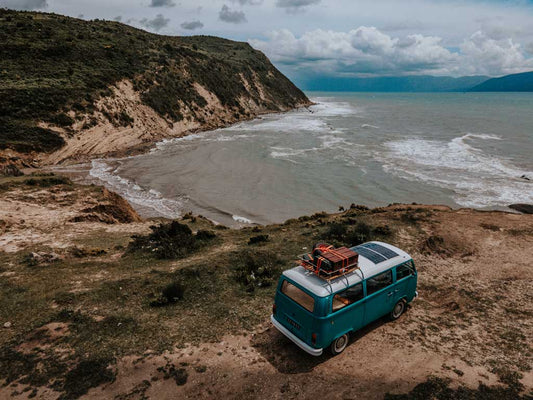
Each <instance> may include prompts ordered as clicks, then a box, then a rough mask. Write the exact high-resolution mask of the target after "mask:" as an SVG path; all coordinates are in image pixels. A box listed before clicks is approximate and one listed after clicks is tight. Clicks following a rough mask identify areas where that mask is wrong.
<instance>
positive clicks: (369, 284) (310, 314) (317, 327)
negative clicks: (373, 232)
mask: <svg viewBox="0 0 533 400" xmlns="http://www.w3.org/2000/svg"><path fill="white" fill-rule="evenodd" d="M349 250H352V251H353V252H356V253H357V254H358V261H357V265H356V267H355V268H353V269H351V270H350V271H349V272H345V271H342V273H341V274H339V275H338V276H336V277H334V278H325V277H323V276H320V275H319V274H317V273H315V272H313V271H311V270H309V268H306V267H305V265H303V266H302V265H300V266H297V267H295V268H292V269H289V270H287V271H284V272H283V274H282V276H281V277H280V280H279V282H278V287H277V290H276V297H275V302H274V306H273V307H272V316H271V320H272V323H273V324H274V326H275V327H276V328H277V329H278V330H279V331H280V332H281V333H283V334H284V335H285V336H287V337H288V338H289V339H290V340H292V341H293V342H294V343H295V344H296V345H297V346H299V347H300V348H301V349H303V350H304V351H306V352H307V353H309V354H311V355H314V356H319V355H321V354H322V352H323V351H324V349H327V348H328V347H329V348H330V350H331V352H332V353H333V355H337V354H340V353H341V352H342V351H343V350H344V349H345V348H346V345H347V344H348V335H349V334H350V333H351V332H354V331H357V330H358V329H361V328H362V327H364V326H365V325H368V324H369V323H371V322H372V321H375V320H377V319H378V318H381V317H383V316H385V315H387V314H388V315H389V316H390V318H391V319H393V320H395V319H398V318H399V317H400V315H402V313H403V312H404V311H405V309H406V306H407V304H409V303H410V302H411V301H412V300H413V299H414V298H415V297H417V296H418V293H417V291H416V285H417V272H416V268H415V264H414V262H413V259H412V258H411V256H409V254H407V253H406V252H404V251H402V250H400V249H399V248H397V247H395V246H392V245H390V244H387V243H382V242H368V243H364V244H361V245H359V246H355V247H352V248H350V249H349Z"/></svg>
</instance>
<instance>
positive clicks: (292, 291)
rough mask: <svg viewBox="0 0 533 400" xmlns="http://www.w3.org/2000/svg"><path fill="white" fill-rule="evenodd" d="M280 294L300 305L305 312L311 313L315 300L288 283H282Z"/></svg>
mask: <svg viewBox="0 0 533 400" xmlns="http://www.w3.org/2000/svg"><path fill="white" fill-rule="evenodd" d="M281 293H283V294H284V295H285V296H287V297H289V298H290V299H291V300H293V301H295V302H296V303H298V304H299V305H301V306H302V307H303V308H305V309H306V310H307V311H310V312H313V309H314V308H315V299H313V297H312V296H310V295H308V294H307V293H305V292H304V291H303V290H302V289H300V288H299V287H296V286H294V285H293V284H292V283H290V282H289V281H283V284H282V285H281Z"/></svg>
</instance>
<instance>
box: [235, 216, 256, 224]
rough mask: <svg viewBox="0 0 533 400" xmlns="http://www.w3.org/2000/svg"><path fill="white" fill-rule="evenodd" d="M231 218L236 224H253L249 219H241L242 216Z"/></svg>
mask: <svg viewBox="0 0 533 400" xmlns="http://www.w3.org/2000/svg"><path fill="white" fill-rule="evenodd" d="M231 217H232V218H233V220H234V221H235V222H240V223H243V224H253V222H252V221H250V220H249V219H248V218H245V217H241V216H240V215H232V216H231Z"/></svg>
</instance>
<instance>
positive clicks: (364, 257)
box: [283, 242, 411, 297]
mask: <svg viewBox="0 0 533 400" xmlns="http://www.w3.org/2000/svg"><path fill="white" fill-rule="evenodd" d="M351 249H352V250H353V251H356V252H357V253H359V268H358V269H356V270H355V271H353V272H350V273H349V274H346V275H344V276H341V277H339V278H336V279H333V280H331V281H330V282H328V281H327V280H325V279H322V278H320V277H318V276H316V275H315V274H314V273H312V272H310V271H308V270H306V269H305V268H304V267H301V266H298V267H294V268H291V269H288V270H286V271H283V275H284V276H286V277H287V278H289V279H290V280H291V281H293V282H296V283H297V284H299V285H300V286H302V287H304V288H305V289H307V290H309V291H310V292H311V293H313V294H315V295H317V296H319V297H326V296H328V295H330V294H332V293H335V292H338V291H339V290H342V289H345V288H346V287H348V286H351V285H354V284H356V283H358V282H361V281H362V280H363V279H366V278H370V277H372V276H374V275H377V274H379V273H380V272H383V271H386V270H388V269H389V268H392V267H394V266H395V265H398V264H401V263H403V262H405V261H409V260H411V256H410V255H409V254H407V253H406V252H405V251H403V250H401V249H399V248H398V247H396V246H393V245H390V244H388V243H383V242H367V243H363V244H361V245H359V246H354V247H352V248H351Z"/></svg>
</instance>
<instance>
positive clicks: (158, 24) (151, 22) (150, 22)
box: [139, 14, 170, 31]
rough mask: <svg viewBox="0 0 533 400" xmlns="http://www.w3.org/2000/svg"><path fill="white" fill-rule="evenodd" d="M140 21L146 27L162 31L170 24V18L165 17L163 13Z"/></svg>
mask: <svg viewBox="0 0 533 400" xmlns="http://www.w3.org/2000/svg"><path fill="white" fill-rule="evenodd" d="M139 22H140V23H141V25H142V26H144V27H146V28H149V29H153V30H154V31H160V30H161V29H163V28H164V27H165V26H167V25H168V23H169V22H170V19H168V18H165V17H163V14H157V15H156V16H155V18H154V19H148V18H143V19H141V20H140V21H139Z"/></svg>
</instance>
